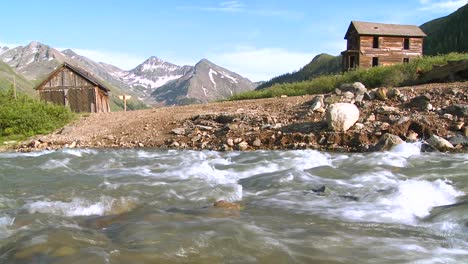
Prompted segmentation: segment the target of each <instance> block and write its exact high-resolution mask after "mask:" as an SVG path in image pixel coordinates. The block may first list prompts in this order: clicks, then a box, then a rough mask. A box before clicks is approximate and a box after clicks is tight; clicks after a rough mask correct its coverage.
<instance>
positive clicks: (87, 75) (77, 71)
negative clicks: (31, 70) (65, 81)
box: [34, 62, 110, 93]
mask: <svg viewBox="0 0 468 264" xmlns="http://www.w3.org/2000/svg"><path fill="white" fill-rule="evenodd" d="M64 68H66V69H68V70H70V71H72V72H73V73H75V74H76V75H78V76H80V77H81V78H83V79H85V80H87V81H88V82H90V83H92V84H93V85H95V86H97V87H99V89H101V90H103V91H104V92H106V93H107V92H109V91H110V89H109V88H107V87H106V86H105V85H103V84H102V83H101V82H100V81H99V80H98V79H96V77H94V76H92V75H91V74H90V73H89V72H87V71H85V70H83V69H81V68H78V67H75V66H73V65H71V64H69V63H66V62H64V63H62V64H61V65H60V66H59V67H57V68H56V69H55V70H54V71H53V72H52V73H51V74H49V76H48V77H47V78H46V79H45V80H44V81H42V82H41V83H40V84H38V85H37V86H36V87H34V89H35V90H37V89H39V88H40V87H42V86H44V85H45V84H46V83H48V82H49V81H50V80H52V78H54V77H55V76H56V75H57V74H58V73H59V72H60V71H62V69H64Z"/></svg>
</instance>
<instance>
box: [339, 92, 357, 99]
mask: <svg viewBox="0 0 468 264" xmlns="http://www.w3.org/2000/svg"><path fill="white" fill-rule="evenodd" d="M341 96H343V98H344V99H347V100H351V99H353V98H354V93H352V92H349V91H348V92H344V93H343V94H342V95H341Z"/></svg>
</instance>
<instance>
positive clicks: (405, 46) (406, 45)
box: [403, 38, 410, 50]
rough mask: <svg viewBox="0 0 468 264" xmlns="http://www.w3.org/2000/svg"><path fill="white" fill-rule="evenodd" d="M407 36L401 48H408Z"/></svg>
mask: <svg viewBox="0 0 468 264" xmlns="http://www.w3.org/2000/svg"><path fill="white" fill-rule="evenodd" d="M409 44H410V43H409V38H405V41H404V42H403V49H405V50H409V46H410V45H409Z"/></svg>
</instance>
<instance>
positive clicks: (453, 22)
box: [421, 4, 468, 55]
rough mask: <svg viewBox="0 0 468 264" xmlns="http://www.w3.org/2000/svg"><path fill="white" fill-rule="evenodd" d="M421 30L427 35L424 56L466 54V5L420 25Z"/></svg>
mask: <svg viewBox="0 0 468 264" xmlns="http://www.w3.org/2000/svg"><path fill="white" fill-rule="evenodd" d="M421 29H422V30H423V31H424V32H425V33H426V34H427V37H426V38H425V39H424V54H426V55H437V54H446V53H449V52H468V4H467V5H465V6H463V7H461V8H460V9H458V10H457V11H455V12H454V13H452V14H450V15H448V16H446V17H441V18H438V19H434V20H432V21H429V22H427V23H425V24H423V25H421Z"/></svg>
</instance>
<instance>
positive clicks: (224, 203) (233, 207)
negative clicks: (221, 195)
mask: <svg viewBox="0 0 468 264" xmlns="http://www.w3.org/2000/svg"><path fill="white" fill-rule="evenodd" d="M213 207H215V208H222V209H229V210H240V209H241V206H240V204H237V203H231V202H228V201H225V200H219V201H216V202H215V203H214V204H213Z"/></svg>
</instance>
